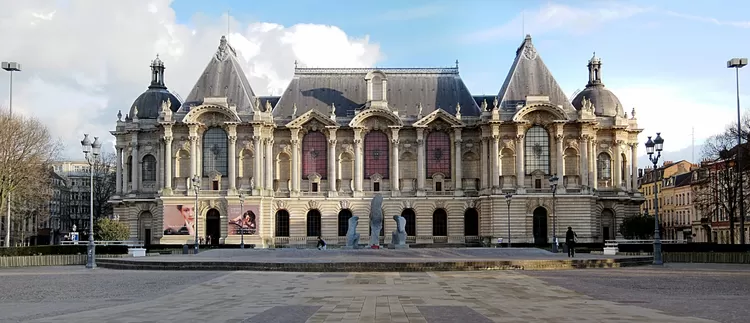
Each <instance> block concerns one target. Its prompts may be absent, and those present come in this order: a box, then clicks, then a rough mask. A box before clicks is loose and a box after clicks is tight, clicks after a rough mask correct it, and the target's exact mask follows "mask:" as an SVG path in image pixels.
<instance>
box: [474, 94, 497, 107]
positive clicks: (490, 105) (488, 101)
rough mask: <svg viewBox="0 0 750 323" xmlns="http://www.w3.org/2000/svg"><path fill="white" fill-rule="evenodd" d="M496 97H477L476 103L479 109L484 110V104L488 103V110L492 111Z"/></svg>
mask: <svg viewBox="0 0 750 323" xmlns="http://www.w3.org/2000/svg"><path fill="white" fill-rule="evenodd" d="M495 98H496V96H494V95H475V96H474V102H476V103H477V105H478V106H479V108H480V109H481V108H482V102H484V101H485V100H486V101H487V110H488V111H489V110H492V103H493V102H494V101H495Z"/></svg>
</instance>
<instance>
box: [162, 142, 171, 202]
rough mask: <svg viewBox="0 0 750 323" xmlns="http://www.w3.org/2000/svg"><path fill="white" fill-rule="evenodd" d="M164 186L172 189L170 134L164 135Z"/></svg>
mask: <svg viewBox="0 0 750 323" xmlns="http://www.w3.org/2000/svg"><path fill="white" fill-rule="evenodd" d="M164 188H165V189H167V190H169V191H171V190H172V136H164Z"/></svg>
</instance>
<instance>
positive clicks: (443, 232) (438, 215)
mask: <svg viewBox="0 0 750 323" xmlns="http://www.w3.org/2000/svg"><path fill="white" fill-rule="evenodd" d="M432 235H433V236H435V237H445V236H447V235H448V214H447V213H445V210H443V209H437V210H435V212H433V213H432Z"/></svg>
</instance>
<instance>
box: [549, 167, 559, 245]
mask: <svg viewBox="0 0 750 323" xmlns="http://www.w3.org/2000/svg"><path fill="white" fill-rule="evenodd" d="M558 179H559V178H557V174H555V175H552V177H550V179H549V188H550V189H552V253H557V252H558V250H557V210H556V205H555V194H557V180H558Z"/></svg>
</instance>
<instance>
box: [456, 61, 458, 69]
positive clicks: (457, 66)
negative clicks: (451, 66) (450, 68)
mask: <svg viewBox="0 0 750 323" xmlns="http://www.w3.org/2000/svg"><path fill="white" fill-rule="evenodd" d="M456 69H458V60H456Z"/></svg>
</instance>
